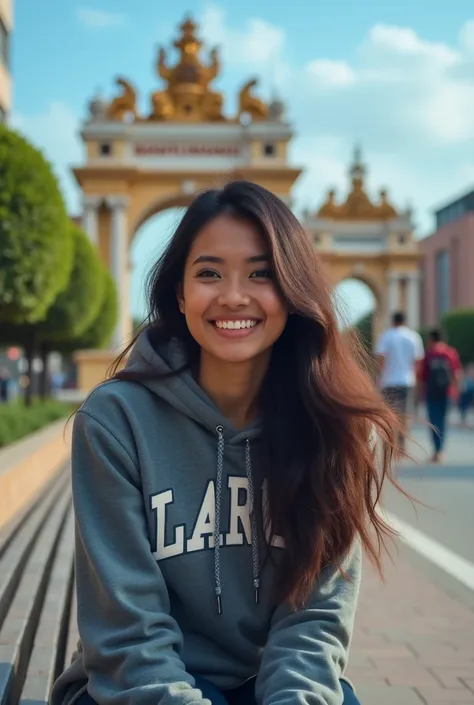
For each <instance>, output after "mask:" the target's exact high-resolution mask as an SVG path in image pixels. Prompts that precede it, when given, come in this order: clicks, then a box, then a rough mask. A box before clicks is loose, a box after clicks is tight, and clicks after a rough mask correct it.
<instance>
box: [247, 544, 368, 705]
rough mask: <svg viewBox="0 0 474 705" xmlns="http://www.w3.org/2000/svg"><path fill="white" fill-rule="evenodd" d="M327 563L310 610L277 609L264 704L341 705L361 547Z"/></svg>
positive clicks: (263, 676) (264, 668)
mask: <svg viewBox="0 0 474 705" xmlns="http://www.w3.org/2000/svg"><path fill="white" fill-rule="evenodd" d="M343 570H344V572H345V574H346V577H343V576H342V575H341V572H340V571H339V570H338V569H337V568H334V567H328V568H326V569H325V570H324V571H323V572H322V574H321V577H320V579H319V580H318V582H317V584H316V586H315V589H314V591H313V594H312V597H311V598H310V600H309V602H308V605H307V606H306V607H305V609H303V610H301V611H298V612H295V611H292V610H291V609H290V608H289V607H288V606H287V605H282V606H280V607H278V608H277V610H276V612H275V615H274V617H273V620H272V625H271V629H270V634H269V637H268V641H267V644H266V646H265V649H264V652H263V658H262V664H261V667H260V672H259V675H258V678H257V686H256V693H257V700H258V702H259V703H261V705H341V703H342V701H343V694H342V689H341V686H340V683H339V680H340V678H341V677H342V676H343V674H344V670H345V668H346V666H347V661H348V655H349V644H350V640H351V636H352V629H353V625H354V615H355V609H356V604H357V597H358V593H359V586H360V573H361V547H360V544H359V542H356V543H355V544H354V547H353V549H352V551H351V553H350V555H349V557H348V558H347V560H346V562H345V563H344V565H343Z"/></svg>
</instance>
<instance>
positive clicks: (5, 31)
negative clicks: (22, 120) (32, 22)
mask: <svg viewBox="0 0 474 705" xmlns="http://www.w3.org/2000/svg"><path fill="white" fill-rule="evenodd" d="M12 28H13V0H0V122H4V121H5V120H6V119H7V117H8V114H9V112H10V108H11V100H12V88H11V74H10V54H11V52H10V37H11V32H12Z"/></svg>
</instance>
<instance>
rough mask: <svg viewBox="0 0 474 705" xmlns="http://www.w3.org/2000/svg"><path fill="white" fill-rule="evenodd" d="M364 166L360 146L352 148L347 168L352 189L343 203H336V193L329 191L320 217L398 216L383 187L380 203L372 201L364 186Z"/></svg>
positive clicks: (369, 218)
mask: <svg viewBox="0 0 474 705" xmlns="http://www.w3.org/2000/svg"><path fill="white" fill-rule="evenodd" d="M365 171H366V170H365V166H364V165H363V163H362V158H361V151H360V148H358V147H356V149H355V150H354V161H353V163H352V166H351V168H350V170H349V174H350V176H351V178H352V189H351V191H350V193H349V195H348V196H347V198H346V200H345V202H344V203H341V204H338V203H336V194H335V191H334V190H333V189H331V191H329V193H328V197H327V199H326V201H325V202H324V203H323V204H322V206H321V207H320V208H319V210H318V216H319V217H320V218H327V219H328V220H389V219H390V218H396V217H397V216H398V213H397V211H396V210H395V208H394V207H393V206H392V204H391V203H389V201H388V197H387V192H386V191H385V189H382V191H380V203H372V201H371V200H370V198H369V197H368V195H367V193H366V191H365V187H364V180H365Z"/></svg>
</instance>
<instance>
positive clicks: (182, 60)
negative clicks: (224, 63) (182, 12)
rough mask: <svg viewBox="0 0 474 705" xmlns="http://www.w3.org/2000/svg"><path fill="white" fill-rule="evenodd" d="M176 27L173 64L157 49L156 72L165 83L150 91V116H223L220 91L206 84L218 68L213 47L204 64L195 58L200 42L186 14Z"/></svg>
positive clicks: (178, 118) (190, 119) (198, 118)
mask: <svg viewBox="0 0 474 705" xmlns="http://www.w3.org/2000/svg"><path fill="white" fill-rule="evenodd" d="M180 30H181V35H180V36H179V37H178V39H177V40H176V41H175V42H174V46H175V47H176V49H178V51H179V60H178V63H177V64H176V65H175V66H172V67H171V66H169V65H168V63H167V55H166V51H165V49H163V48H160V50H159V53H158V61H157V72H158V75H159V76H160V77H161V78H162V79H163V80H164V81H166V83H167V86H166V88H165V89H164V90H162V91H157V92H155V93H153V95H152V99H151V100H152V112H151V115H150V119H151V120H175V121H184V122H207V121H212V120H225V118H224V115H223V113H222V106H223V97H222V94H221V93H218V92H217V91H213V90H211V88H210V84H211V83H212V81H213V80H214V79H215V78H217V76H218V75H219V72H220V62H219V57H218V52H217V49H212V51H211V52H210V62H209V63H208V64H204V63H203V62H201V60H200V58H199V54H200V50H201V47H202V42H201V41H200V40H199V39H198V38H197V35H196V31H197V25H196V24H195V23H194V22H193V21H192V20H191V19H190V18H188V19H187V20H185V22H183V24H182V25H181V27H180Z"/></svg>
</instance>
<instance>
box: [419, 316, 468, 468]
mask: <svg viewBox="0 0 474 705" xmlns="http://www.w3.org/2000/svg"><path fill="white" fill-rule="evenodd" d="M461 375H462V366H461V362H460V360H459V355H458V353H457V352H456V350H455V349H454V348H453V347H451V346H450V345H447V343H445V342H444V341H443V336H442V333H441V331H440V330H439V329H434V330H432V331H431V332H430V335H429V345H428V348H427V351H426V356H425V359H424V363H423V376H422V379H423V393H424V398H425V401H426V409H427V414H428V420H429V422H430V424H431V426H432V429H431V432H432V441H433V457H432V462H433V463H439V462H442V460H443V449H444V445H445V440H446V417H447V414H448V411H449V405H450V401H451V400H452V401H457V399H458V395H459V383H460V381H461Z"/></svg>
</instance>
